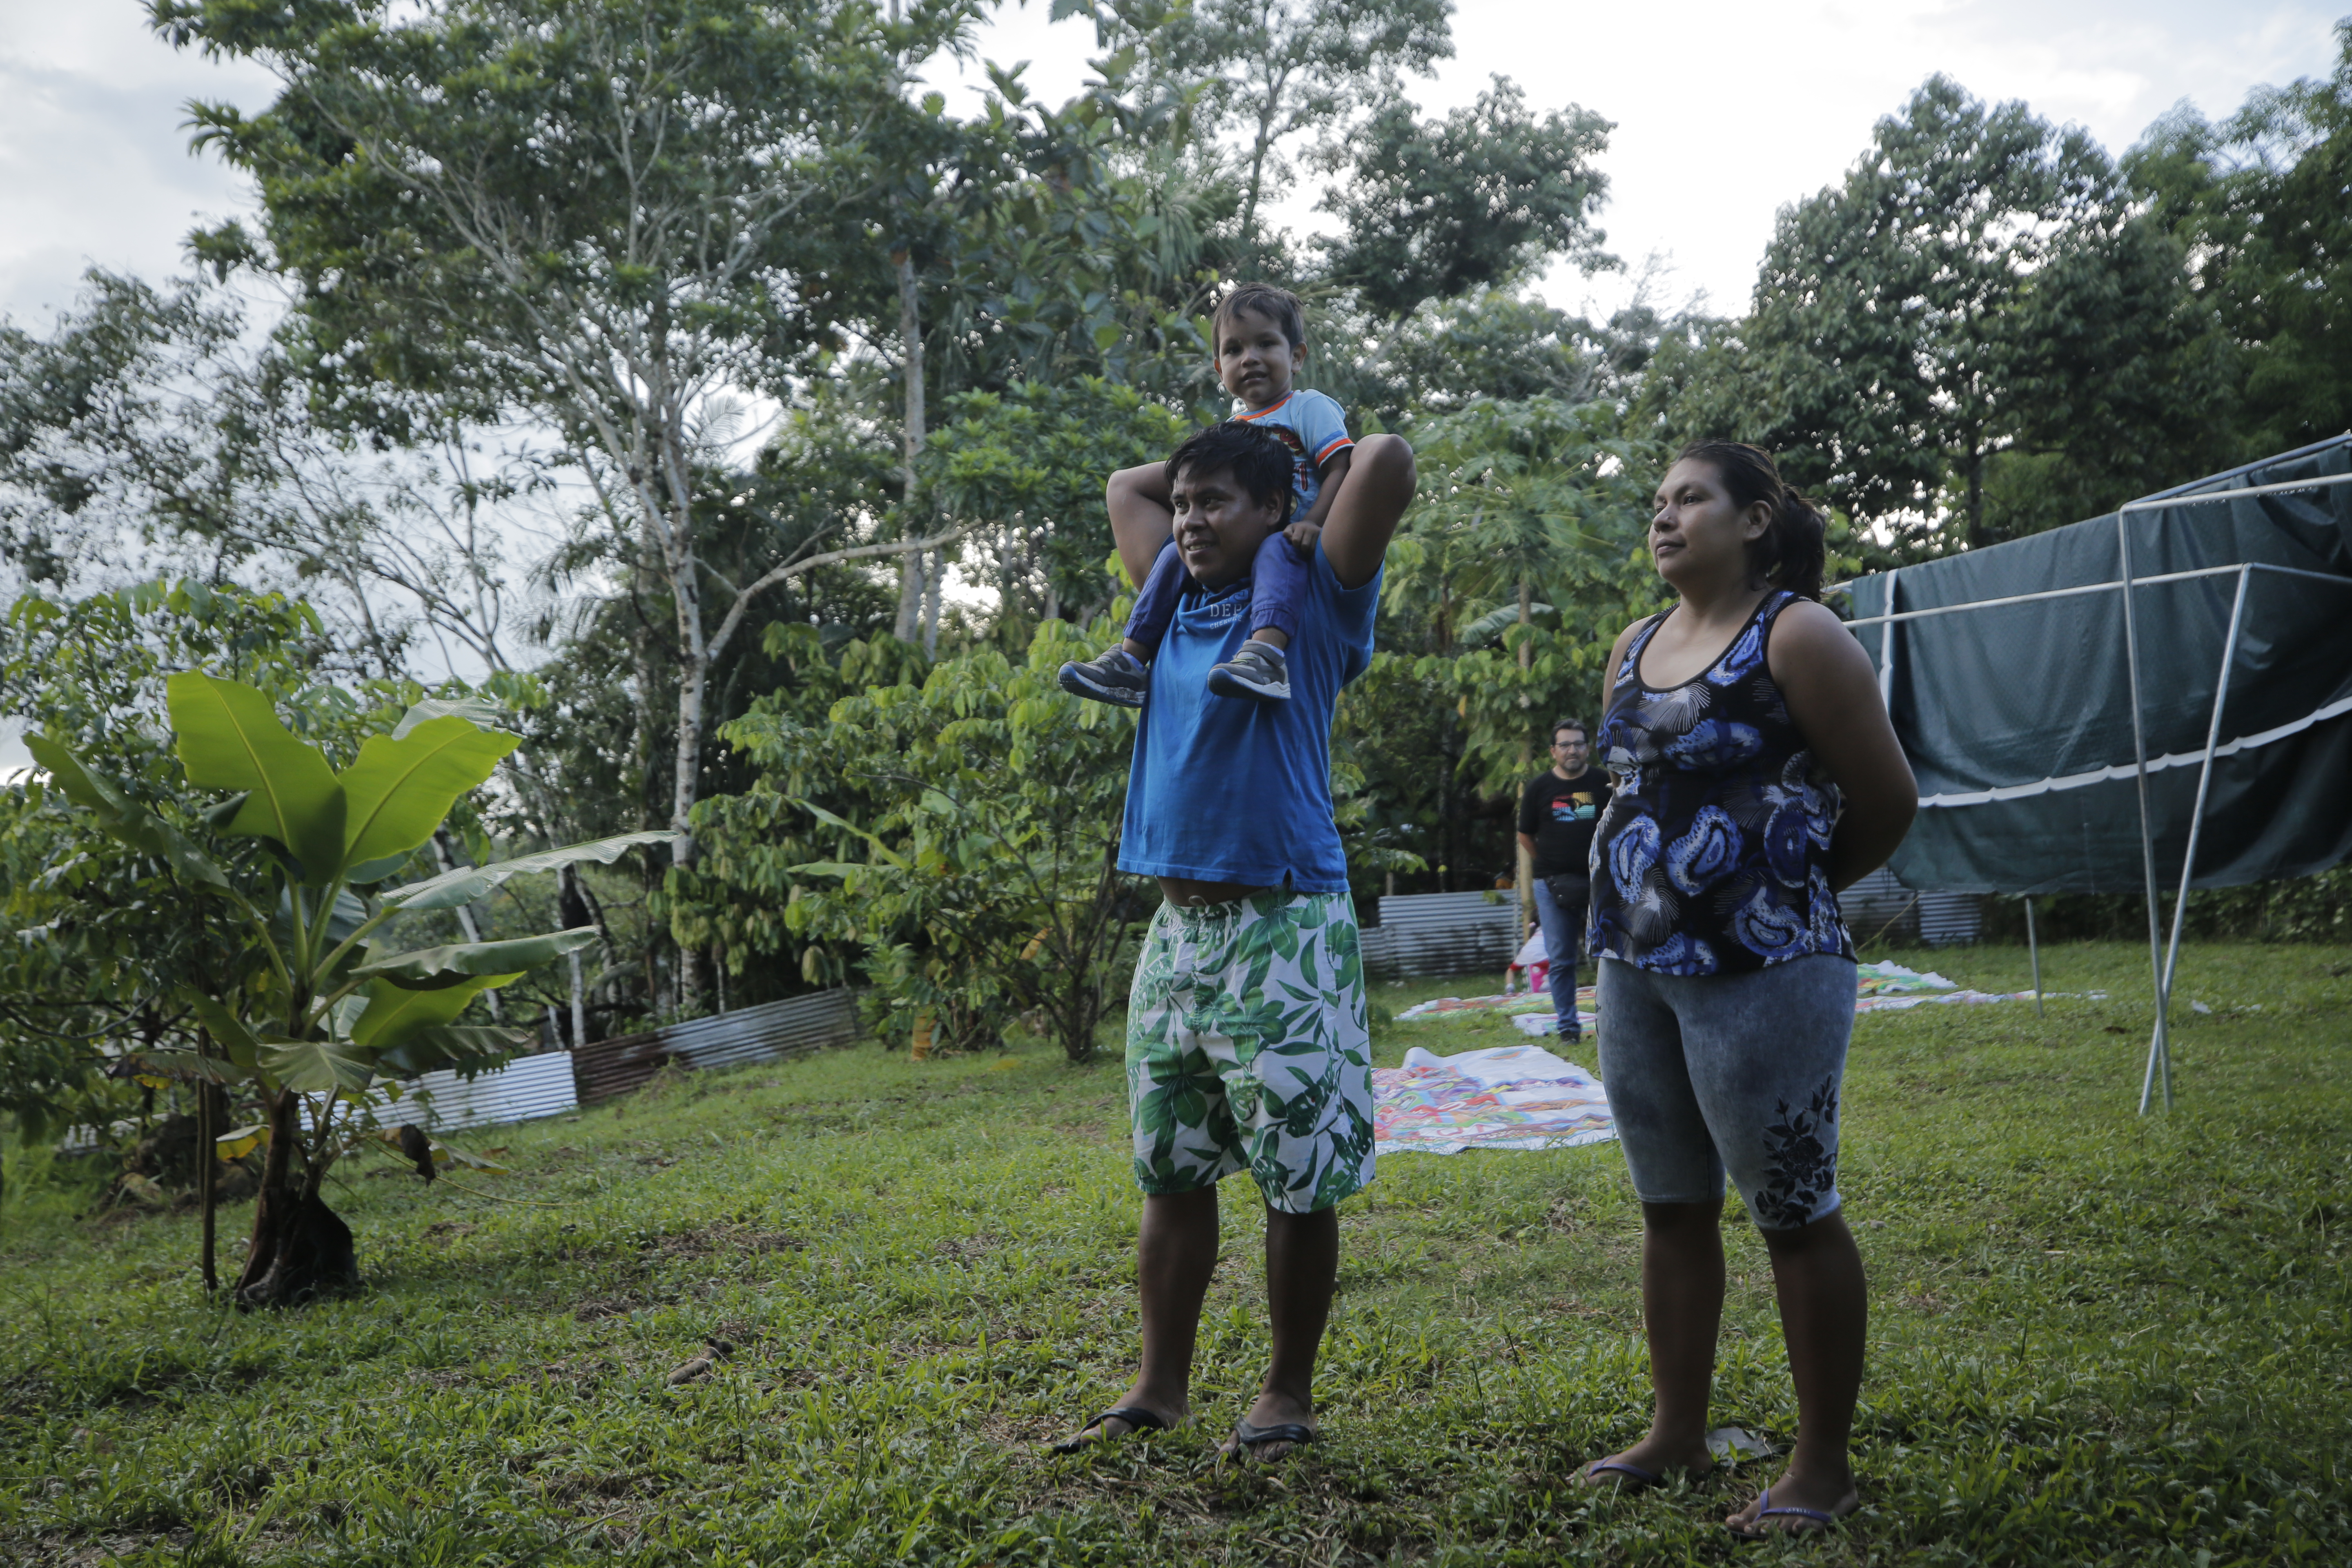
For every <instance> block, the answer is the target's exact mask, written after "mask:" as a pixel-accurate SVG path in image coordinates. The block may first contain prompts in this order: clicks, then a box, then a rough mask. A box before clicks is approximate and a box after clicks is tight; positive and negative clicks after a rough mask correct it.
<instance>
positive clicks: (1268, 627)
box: [1061, 283, 1355, 708]
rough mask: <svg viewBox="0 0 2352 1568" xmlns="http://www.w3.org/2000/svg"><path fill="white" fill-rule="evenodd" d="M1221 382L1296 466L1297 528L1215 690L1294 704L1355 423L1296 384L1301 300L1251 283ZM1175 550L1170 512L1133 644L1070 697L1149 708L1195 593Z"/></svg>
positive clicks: (1216, 320) (1086, 668)
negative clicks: (1297, 656) (1294, 683)
mask: <svg viewBox="0 0 2352 1568" xmlns="http://www.w3.org/2000/svg"><path fill="white" fill-rule="evenodd" d="M1211 324H1212V328H1213V331H1214V334H1215V348H1216V366H1217V379H1218V381H1219V382H1220V383H1222V384H1223V386H1224V389H1225V390H1226V391H1227V392H1229V393H1231V394H1233V395H1234V401H1235V404H1236V406H1235V408H1234V414H1233V418H1234V420H1236V421H1240V422H1243V423H1246V424H1250V425H1255V426H1257V427H1258V428H1259V429H1261V430H1264V431H1265V432H1267V433H1268V434H1270V435H1272V436H1273V437H1275V438H1276V439H1277V440H1279V441H1280V442H1281V443H1282V444H1283V445H1284V446H1285V447H1288V448H1289V450H1290V454H1291V495H1292V505H1291V512H1290V515H1291V520H1292V521H1290V523H1289V525H1288V526H1287V527H1286V528H1284V529H1282V530H1280V531H1276V532H1275V533H1272V534H1269V535H1267V536H1266V541H1265V544H1263V545H1262V546H1260V547H1259V549H1258V552H1257V555H1256V557H1255V562H1254V563H1253V565H1252V567H1251V570H1250V635H1249V638H1248V640H1247V641H1245V642H1244V643H1243V644H1242V646H1241V647H1240V648H1239V649H1238V650H1236V651H1235V653H1234V657H1233V658H1230V659H1228V660H1226V661H1225V662H1224V663H1223V664H1220V665H1218V666H1216V667H1215V668H1213V669H1212V670H1211V671H1210V672H1209V689H1210V690H1211V691H1213V692H1215V693H1216V694H1217V695H1218V696H1220V697H1238V698H1244V699H1247V700H1253V701H1258V702H1286V701H1288V700H1290V671H1289V661H1288V656H1287V654H1286V649H1287V648H1288V647H1289V646H1290V639H1291V638H1292V637H1294V636H1296V635H1297V630H1298V614H1299V605H1301V604H1302V603H1304V602H1305V599H1306V596H1307V594H1306V589H1307V566H1308V563H1310V562H1311V561H1312V560H1313V559H1314V557H1315V548H1316V540H1317V539H1318V537H1319V536H1320V535H1321V533H1322V531H1323V519H1324V518H1325V517H1326V516H1327V515H1328V514H1329V512H1330V510H1331V503H1332V501H1333V500H1335V499H1336V498H1337V497H1338V496H1339V487H1340V486H1341V485H1342V484H1343V483H1345V482H1347V480H1348V467H1349V454H1350V452H1351V450H1352V448H1353V447H1354V446H1355V442H1354V441H1353V440H1351V439H1350V438H1349V435H1348V424H1347V417H1346V416H1345V415H1344V414H1343V413H1342V412H1341V410H1340V407H1339V405H1338V404H1337V403H1334V402H1333V401H1332V400H1331V399H1330V398H1328V397H1326V396H1324V395H1323V394H1321V393H1319V392H1312V391H1309V390H1307V388H1305V387H1302V386H1297V385H1296V384H1295V382H1296V381H1297V375H1298V373H1299V372H1300V371H1301V370H1302V369H1304V368H1305V367H1306V363H1307V320H1306V311H1305V310H1304V309H1303V308H1302V307H1301V306H1300V304H1299V302H1298V297H1297V295H1295V294H1293V293H1291V292H1290V290H1288V289H1277V288H1276V287H1275V286H1274V285H1273V284H1271V283H1244V284H1243V285H1242V286H1241V287H1240V288H1238V289H1234V291H1233V292H1232V293H1230V294H1228V295H1226V296H1225V297H1224V299H1223V300H1220V301H1219V302H1218V304H1217V310H1216V314H1215V316H1214V317H1213V320H1212V323H1211ZM1151 472H1152V474H1153V475H1155V476H1160V470H1159V469H1157V468H1154V469H1152V470H1151ZM1169 495H1170V491H1169V489H1168V480H1167V479H1166V478H1165V477H1164V476H1160V477H1158V478H1157V479H1156V482H1153V483H1152V484H1151V486H1150V499H1152V500H1157V501H1158V502H1159V504H1160V505H1161V506H1162V507H1167V506H1169V505H1170V500H1169ZM1191 584H1192V578H1191V576H1190V574H1188V573H1187V572H1186V571H1185V568H1184V560H1183V557H1182V555H1181V554H1180V553H1179V552H1178V551H1177V549H1176V540H1175V519H1174V512H1173V511H1172V510H1171V512H1170V527H1169V539H1168V542H1167V543H1166V544H1164V545H1162V546H1160V553H1159V555H1158V557H1157V558H1156V559H1155V560H1154V561H1153V563H1152V567H1151V574H1150V577H1149V578H1147V579H1146V580H1145V582H1144V584H1143V586H1142V589H1141V591H1140V592H1139V593H1138V594H1137V595H1136V596H1135V608H1134V611H1133V612H1132V613H1131V614H1130V615H1129V616H1128V619H1127V631H1126V636H1125V637H1123V638H1122V639H1121V641H1120V642H1119V644H1118V647H1112V648H1107V649H1105V650H1104V651H1103V652H1102V653H1101V654H1100V655H1099V656H1098V657H1097V658H1090V659H1087V660H1086V661H1085V662H1083V663H1079V662H1076V661H1073V662H1072V663H1069V664H1066V665H1064V666H1062V670H1061V683H1062V689H1064V690H1066V691H1070V692H1074V693H1076V695H1078V696H1080V697H1088V698H1092V699H1094V700H1096V701H1097V702H1111V703H1116V704H1118V706H1119V707H1122V708H1140V707H1142V706H1143V699H1144V694H1145V693H1146V692H1147V691H1148V690H1149V689H1150V664H1151V661H1152V659H1153V658H1155V657H1156V656H1157V655H1158V654H1159V652H1160V642H1161V640H1162V639H1163V638H1164V637H1166V636H1167V635H1168V626H1169V623H1170V622H1171V620H1173V619H1174V618H1175V615H1176V605H1177V601H1178V600H1179V599H1180V598H1181V597H1182V596H1183V594H1184V592H1185V591H1186V589H1187V588H1188V587H1190V586H1191Z"/></svg>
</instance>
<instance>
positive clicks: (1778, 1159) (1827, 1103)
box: [1595, 953, 1853, 1230]
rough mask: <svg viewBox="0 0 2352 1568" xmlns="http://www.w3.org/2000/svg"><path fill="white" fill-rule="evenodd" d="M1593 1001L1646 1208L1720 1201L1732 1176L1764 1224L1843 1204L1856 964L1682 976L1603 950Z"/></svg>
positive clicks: (1801, 1221)
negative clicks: (1840, 1181)
mask: <svg viewBox="0 0 2352 1568" xmlns="http://www.w3.org/2000/svg"><path fill="white" fill-rule="evenodd" d="M1595 997H1596V1002H1597V1005H1598V1007H1599V1011H1600V1015H1601V1079H1602V1082H1603V1084H1604V1085H1605V1087H1606V1088H1607V1089H1608V1090H1609V1110H1610V1113H1611V1115H1612V1116H1613V1117H1614V1118H1615V1120H1616V1122H1617V1136H1618V1138H1619V1140H1620V1141H1621V1142H1622V1143H1623V1144H1624V1147H1625V1163H1626V1165H1627V1167H1628V1168H1630V1169H1631V1170H1632V1172H1633V1190H1634V1192H1636V1193H1637V1194H1640V1195H1641V1199H1642V1201H1643V1203H1645V1204H1703V1203H1715V1202H1718V1201H1720V1200H1721V1198H1722V1196H1723V1178H1724V1174H1725V1173H1726V1172H1727V1171H1728V1172H1729V1173H1730V1175H1731V1179H1732V1181H1733V1182H1734V1183H1735V1184H1737V1185H1738V1188H1739V1195H1740V1197H1741V1198H1742V1199H1744V1200H1745V1201H1746V1203H1747V1205H1748V1213H1749V1214H1750V1215H1753V1216H1754V1217H1755V1220H1756V1224H1757V1226H1759V1228H1760V1229H1764V1230H1793V1229H1795V1228H1796V1227H1797V1226H1801V1225H1810V1224H1811V1222H1813V1221H1814V1220H1817V1219H1820V1218H1822V1216H1823V1215H1831V1214H1834V1213H1836V1212H1837V1208H1838V1202H1839V1200H1838V1191H1837V1146H1838V1091H1839V1086H1840V1084H1841V1083H1842V1081H1843V1079H1844V1076H1845V1051H1846V1042H1847V1041H1848V1039H1849V1038H1851V1037H1852V1036H1853V960H1852V959H1850V958H1840V957H1837V956H1835V955H1834V954H1828V953H1813V954H1811V955H1809V956H1807V957H1804V958H1796V959H1790V961H1789V962H1787V963H1775V964H1772V965H1769V966H1768V967H1766V968H1764V969H1759V970H1756V971H1753V972H1751V973H1744V974H1708V975H1677V974H1658V973H1654V972H1652V971H1650V970H1646V969H1642V968H1638V967H1636V966H1635V965H1633V964H1630V963H1625V962H1623V961H1622V960H1620V959H1614V958H1604V959H1602V960H1601V974H1600V979H1599V982H1598V984H1597V987H1596V992H1595Z"/></svg>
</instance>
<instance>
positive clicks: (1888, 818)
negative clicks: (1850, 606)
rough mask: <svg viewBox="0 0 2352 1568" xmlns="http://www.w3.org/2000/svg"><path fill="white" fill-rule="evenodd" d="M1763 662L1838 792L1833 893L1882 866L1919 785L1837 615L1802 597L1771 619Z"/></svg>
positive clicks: (1904, 828) (1862, 657) (1865, 660)
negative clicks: (1841, 805)
mask: <svg viewBox="0 0 2352 1568" xmlns="http://www.w3.org/2000/svg"><path fill="white" fill-rule="evenodd" d="M1769 665H1770V668H1771V671H1772V679H1773V682H1774V683H1775V684H1776V685H1778V686H1779V687H1780V695H1781V696H1782V698H1783V699H1785V700H1787V702H1788V704H1789V717H1790V719H1792V720H1794V721H1796V725H1797V731H1798V732H1799V733H1800V734H1801V735H1803V736H1804V738H1805V743H1806V745H1808V746H1810V747H1811V748H1812V752H1813V755H1814V756H1815V757H1817V758H1819V759H1820V761H1821V764H1822V769H1823V771H1824V772H1826V773H1828V774H1829V775H1830V777H1831V779H1832V780H1833V781H1835V783H1836V784H1837V786H1838V788H1839V790H1840V791H1842V792H1843V794H1844V795H1845V815H1843V816H1841V817H1839V818H1838V825H1837V833H1836V836H1835V837H1832V839H1831V840H1830V866H1829V871H1830V886H1831V887H1832V888H1834V889H1839V890H1841V891H1843V889H1847V888H1849V887H1852V886H1853V884H1854V883H1855V882H1858V881H1860V880H1861V879H1863V878H1864V877H1866V876H1868V875H1869V874H1870V873H1871V872H1873V871H1874V870H1876V869H1877V868H1879V867H1881V866H1884V865H1885V864H1886V858H1887V857H1888V856H1890V855H1892V854H1894V853H1895V847H1896V846H1897V845H1899V844H1901V843H1902V842H1903V836H1904V834H1906V833H1907V832H1909V831H1910V828H1911V819H1912V817H1913V816H1916V815H1917V814H1918V810H1919V784H1918V781H1917V780H1916V779H1915V778H1913V777H1912V776H1911V763H1909V761H1908V760H1906V758H1905V757H1904V755H1903V747H1902V744H1901V743H1900V742H1897V741H1896V740H1895V726H1894V724H1893V723H1892V722H1890V721H1888V719H1887V717H1886V707H1885V704H1884V703H1883V702H1881V701H1880V700H1879V699H1878V676H1877V673H1876V672H1875V671H1874V670H1873V669H1872V668H1871V667H1870V656H1869V655H1868V654H1866V653H1864V652H1863V651H1862V645H1861V644H1860V643H1858V642H1856V641H1854V640H1853V633H1851V632H1849V631H1847V630H1846V628H1845V626H1844V624H1843V623H1842V622H1841V621H1839V619H1838V618H1837V616H1835V615H1834V614H1832V612H1830V611H1829V610H1827V609H1825V608H1823V607H1822V605H1816V604H1813V603H1811V602H1810V601H1806V602H1803V603H1799V604H1794V605H1790V606H1789V607H1788V608H1787V609H1785V610H1783V611H1781V612H1780V616H1778V617H1777V618H1775V619H1774V621H1773V623H1772V641H1771V653H1770V658H1769Z"/></svg>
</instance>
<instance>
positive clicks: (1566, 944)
mask: <svg viewBox="0 0 2352 1568" xmlns="http://www.w3.org/2000/svg"><path fill="white" fill-rule="evenodd" d="M1590 902H1591V887H1590V885H1589V884H1586V885H1584V886H1582V888H1581V889H1580V891H1578V892H1577V894H1576V895H1575V896H1574V897H1573V898H1572V899H1570V900H1568V901H1567V902H1566V904H1565V905H1563V904H1562V902H1561V900H1558V899H1555V898H1553V897H1552V892H1551V881H1550V879H1549V878H1544V877H1538V878H1537V879H1536V923H1537V924H1538V925H1539V926H1541V927H1542V928H1543V935H1544V960H1545V962H1546V963H1549V964H1550V965H1551V1007H1552V1011H1553V1012H1554V1013H1555V1014H1557V1015H1558V1016H1559V1035H1560V1038H1562V1039H1564V1040H1573V1039H1575V1038H1577V1037H1578V1036H1579V1035H1580V1032H1581V1031H1580V1029H1579V1028H1578V1027H1577V1022H1576V959H1577V955H1578V954H1579V953H1580V952H1583V951H1584V914H1585V906H1586V905H1587V904H1589V903H1590Z"/></svg>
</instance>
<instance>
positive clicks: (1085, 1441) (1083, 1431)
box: [1053, 1405, 1169, 1454]
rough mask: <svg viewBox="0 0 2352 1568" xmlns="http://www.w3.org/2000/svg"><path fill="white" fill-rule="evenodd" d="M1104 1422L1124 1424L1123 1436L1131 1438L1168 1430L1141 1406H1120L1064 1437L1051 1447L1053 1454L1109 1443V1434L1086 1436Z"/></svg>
mask: <svg viewBox="0 0 2352 1568" xmlns="http://www.w3.org/2000/svg"><path fill="white" fill-rule="evenodd" d="M1106 1421H1124V1422H1126V1423H1127V1425H1128V1427H1129V1430H1128V1432H1127V1433H1125V1434H1124V1436H1134V1435H1135V1434H1136V1433H1138V1432H1165V1431H1167V1430H1168V1429H1169V1428H1168V1423H1167V1422H1165V1421H1162V1420H1161V1419H1160V1417H1159V1416H1158V1415H1154V1414H1153V1413H1152V1412H1150V1411H1149V1410H1146V1409H1144V1408H1143V1407H1142V1406H1140V1405H1117V1406H1114V1407H1113V1408H1111V1409H1109V1410H1106V1411H1104V1412H1103V1413H1102V1414H1101V1415H1097V1416H1096V1417H1095V1418H1094V1419H1093V1420H1091V1421H1089V1422H1087V1424H1086V1425H1085V1426H1081V1427H1079V1428H1078V1430H1077V1433H1076V1436H1070V1437H1066V1438H1064V1439H1063V1440H1062V1441H1061V1442H1059V1443H1056V1444H1055V1445H1054V1446H1053V1452H1055V1453H1056V1454H1075V1453H1076V1452H1077V1451H1078V1450H1079V1449H1081V1448H1091V1447H1094V1446H1095V1445H1096V1444H1097V1443H1103V1442H1108V1441H1109V1440H1110V1434H1108V1433H1105V1434H1104V1435H1103V1436H1100V1437H1089V1436H1087V1433H1089V1432H1091V1431H1093V1430H1094V1429H1095V1428H1096V1427H1097V1426H1101V1425H1102V1424H1103V1423H1104V1422H1106Z"/></svg>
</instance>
